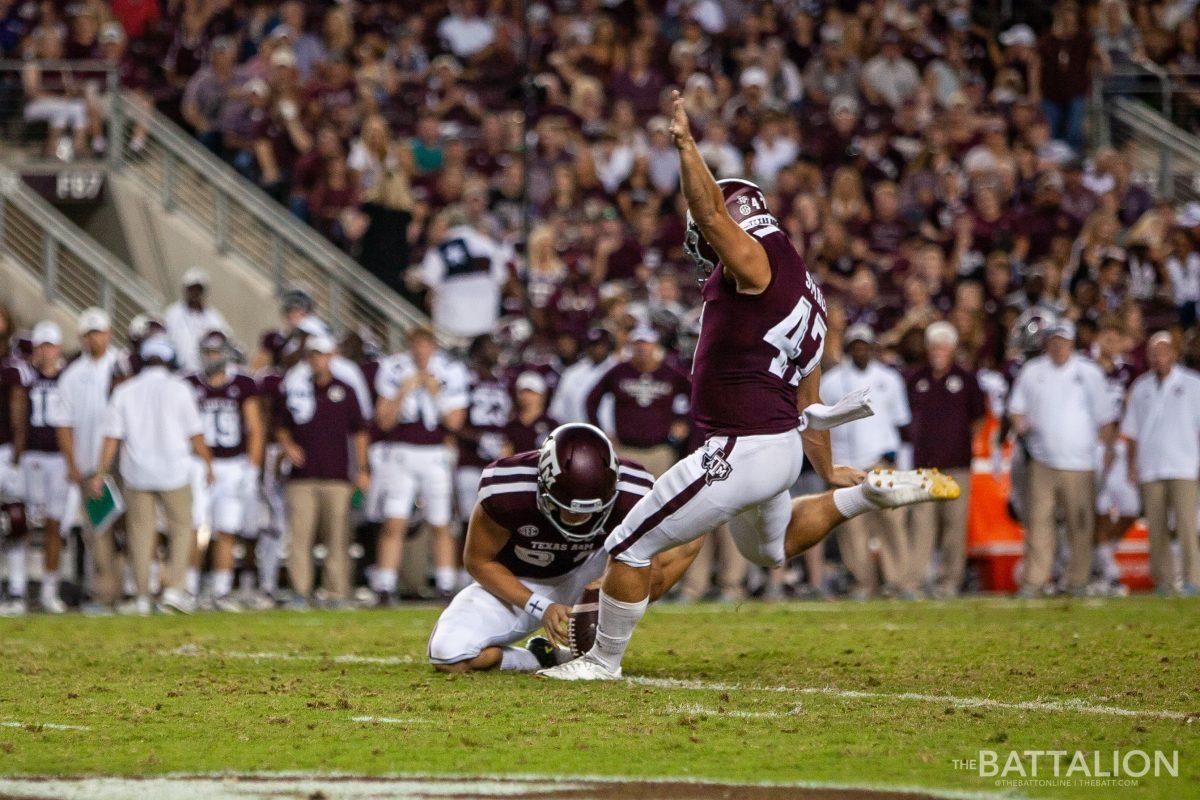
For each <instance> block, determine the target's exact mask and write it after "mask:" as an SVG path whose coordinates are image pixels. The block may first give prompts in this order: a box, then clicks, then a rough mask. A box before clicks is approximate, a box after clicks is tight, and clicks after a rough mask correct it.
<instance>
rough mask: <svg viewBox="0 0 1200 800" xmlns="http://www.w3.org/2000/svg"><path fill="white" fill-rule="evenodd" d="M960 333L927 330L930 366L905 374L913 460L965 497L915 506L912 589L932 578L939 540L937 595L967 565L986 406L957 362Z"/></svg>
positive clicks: (949, 328) (947, 590) (957, 584)
mask: <svg viewBox="0 0 1200 800" xmlns="http://www.w3.org/2000/svg"><path fill="white" fill-rule="evenodd" d="M957 348H958V331H957V330H955V329H954V326H953V325H951V324H950V323H948V322H935V323H933V324H932V325H930V326H929V327H928V328H926V329H925V356H926V362H927V363H926V364H925V365H924V366H921V367H919V368H917V369H916V370H915V371H914V372H912V373H911V374H910V375H909V376H908V378H907V381H906V383H907V385H908V405H909V407H910V408H911V409H912V423H911V424H910V425H909V428H908V439H909V441H910V442H911V443H912V447H913V462H914V463H916V464H920V465H921V466H923V467H936V468H938V469H940V470H942V471H943V472H947V473H949V474H950V475H951V476H953V477H954V480H955V481H957V482H958V485H959V486H961V487H962V495H961V496H960V497H959V498H958V499H957V500H952V501H951V502H949V503H941V504H936V505H935V504H933V503H927V504H925V505H923V506H919V507H915V508H913V509H912V510H911V513H910V517H909V523H910V525H911V528H912V537H913V542H912V545H913V551H912V560H911V563H910V565H909V566H910V568H911V570H912V574H911V575H910V576H909V582H910V587H912V588H915V589H916V590H917V591H920V590H921V588H922V587H923V586H924V584H925V582H926V580H927V579H928V577H929V570H930V567H931V564H932V559H933V549H934V546H935V545H936V544H938V542H939V540H940V543H941V544H940V550H939V552H940V556H941V557H940V559H939V567H940V575H939V576H938V577H937V580H936V581H935V583H934V592H935V594H936V595H937V596H939V597H953V596H955V595H957V594H958V592H959V591H960V590H961V589H962V580H963V572H964V570H965V568H966V564H967V510H968V508H969V507H970V499H969V498H970V491H971V444H972V441H973V440H974V438H975V433H976V432H977V430H978V428H979V424H980V423H981V422H982V421H983V415H984V411H985V410H986V406H985V402H986V401H985V399H984V395H983V391H982V390H981V389H980V388H979V381H978V380H977V378H976V376H975V372H974V371H973V370H969V369H967V368H965V367H963V366H961V365H959V364H957V363H955V360H954V356H955V352H956V350H957Z"/></svg>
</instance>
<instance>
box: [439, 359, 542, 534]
mask: <svg viewBox="0 0 1200 800" xmlns="http://www.w3.org/2000/svg"><path fill="white" fill-rule="evenodd" d="M512 413H513V401H512V394H511V393H510V392H509V389H508V382H507V381H506V380H505V378H504V377H503V376H502V375H485V374H480V373H478V372H473V373H471V377H470V384H469V386H468V387H467V421H466V423H465V425H464V426H463V430H462V431H460V432H459V436H458V469H457V470H456V471H455V474H454V489H455V497H456V499H457V509H458V516H459V519H461V520H462V521H463V522H466V521H467V520H469V519H470V518H471V510H472V509H474V508H475V499H476V495H477V494H478V492H479V475H480V473H481V472H483V468H484V467H486V466H487V465H488V464H490V463H492V462H493V461H495V460H496V459H497V458H500V456H501V455H503V454H504V444H505V441H506V440H505V435H504V429H505V426H506V425H507V424H508V421H509V420H510V419H511V418H512ZM520 449H525V448H520ZM509 452H511V451H509Z"/></svg>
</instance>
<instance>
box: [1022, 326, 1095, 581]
mask: <svg viewBox="0 0 1200 800" xmlns="http://www.w3.org/2000/svg"><path fill="white" fill-rule="evenodd" d="M1008 410H1009V414H1010V415H1011V417H1012V424H1013V429H1014V430H1015V431H1016V432H1017V434H1018V435H1019V436H1023V437H1025V446H1026V449H1027V450H1028V452H1029V472H1028V480H1029V511H1028V513H1027V515H1026V516H1027V519H1026V520H1025V566H1024V570H1025V573H1024V578H1023V580H1022V586H1021V595H1022V596H1025V597H1035V596H1038V595H1040V594H1041V593H1042V592H1043V591H1044V590H1045V588H1046V585H1047V583H1049V581H1050V575H1051V570H1052V568H1053V566H1054V544H1055V539H1056V537H1055V517H1056V511H1057V510H1059V509H1061V510H1062V512H1063V515H1064V516H1065V517H1066V524H1067V533H1068V541H1069V542H1070V548H1071V555H1070V559H1069V561H1068V563H1067V571H1066V575H1065V588H1066V589H1067V590H1068V591H1071V592H1075V593H1080V592H1082V591H1083V589H1084V588H1085V586H1086V585H1087V580H1088V574H1089V573H1090V571H1091V567H1092V545H1093V536H1094V532H1095V511H1094V509H1095V505H1096V489H1095V474H1096V464H1095V459H1096V450H1097V446H1098V444H1099V442H1100V440H1103V441H1104V442H1105V443H1106V444H1108V445H1109V453H1110V457H1111V444H1112V441H1113V436H1114V433H1115V425H1114V422H1115V421H1116V418H1117V415H1118V413H1119V409H1118V408H1117V405H1116V403H1114V402H1113V400H1112V396H1111V394H1110V393H1109V390H1108V387H1107V386H1106V385H1105V379H1104V373H1103V372H1102V371H1101V370H1100V367H1099V366H1097V365H1096V363H1095V362H1094V361H1092V360H1091V359H1088V358H1084V357H1083V356H1081V355H1079V354H1078V353H1076V352H1075V325H1074V324H1073V323H1071V322H1069V321H1065V320H1064V321H1062V322H1059V323H1058V324H1057V325H1055V326H1054V327H1053V328H1051V329H1050V333H1049V339H1048V341H1047V342H1046V352H1045V354H1044V355H1040V356H1038V357H1036V358H1033V359H1031V360H1030V361H1029V362H1028V363H1026V364H1025V365H1024V366H1023V367H1021V371H1020V372H1018V373H1017V378H1016V380H1015V381H1014V383H1013V390H1012V396H1011V397H1010V398H1009V407H1008Z"/></svg>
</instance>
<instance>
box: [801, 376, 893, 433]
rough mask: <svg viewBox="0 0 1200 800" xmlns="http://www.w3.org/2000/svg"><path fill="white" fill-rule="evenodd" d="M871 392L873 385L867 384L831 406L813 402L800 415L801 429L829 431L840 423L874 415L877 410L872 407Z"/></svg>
mask: <svg viewBox="0 0 1200 800" xmlns="http://www.w3.org/2000/svg"><path fill="white" fill-rule="evenodd" d="M870 392H871V387H869V386H865V387H863V388H862V389H859V390H858V391H854V392H851V393H850V394H848V395H846V396H845V397H843V398H842V399H841V400H838V401H837V402H836V403H834V404H833V405H831V406H827V405H825V404H824V403H813V404H812V405H811V406H809V407H808V408H806V409H804V413H802V414H801V415H800V430H806V429H808V428H812V429H813V430H815V431H827V430H829V429H830V428H836V427H837V426H838V425H845V424H846V423H847V422H854V420H856V419H864V418H866V417H869V416H872V415H873V414H874V413H875V411H874V410H873V409H872V408H871V397H870Z"/></svg>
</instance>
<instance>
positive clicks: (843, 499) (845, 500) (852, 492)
mask: <svg viewBox="0 0 1200 800" xmlns="http://www.w3.org/2000/svg"><path fill="white" fill-rule="evenodd" d="M833 504H834V505H835V506H837V510H838V513H839V514H841V515H842V516H843V517H845V518H846V519H851V518H852V517H857V516H858V515H859V514H865V513H867V512H868V511H876V510H878V509H879V506H877V505H875V504H874V503H872V502H871V501H870V500H868V499H867V495H866V493H865V492H863V487H862V485H861V484H860V485H858V486H849V487H846V488H845V489H834V490H833Z"/></svg>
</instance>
